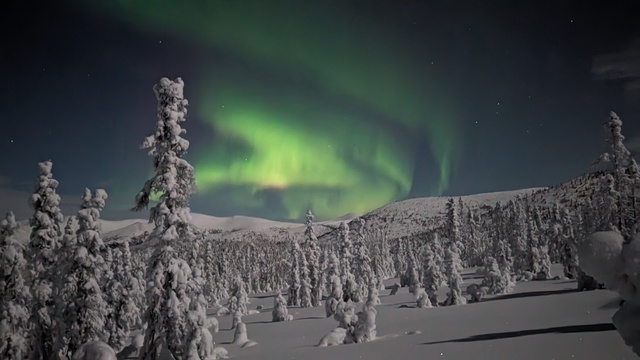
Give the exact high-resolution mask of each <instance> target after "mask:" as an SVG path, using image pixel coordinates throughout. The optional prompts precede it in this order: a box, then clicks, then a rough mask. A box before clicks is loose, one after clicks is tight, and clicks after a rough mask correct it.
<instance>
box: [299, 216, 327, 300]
mask: <svg viewBox="0 0 640 360" xmlns="http://www.w3.org/2000/svg"><path fill="white" fill-rule="evenodd" d="M313 220H314V216H313V213H312V212H311V209H309V210H307V214H306V222H305V225H306V229H305V232H304V236H305V241H304V243H303V246H304V253H305V257H306V260H307V267H308V269H309V285H310V286H311V306H313V307H315V306H319V305H320V300H322V288H323V287H324V277H323V276H322V268H321V266H320V248H319V247H318V238H317V237H316V234H315V232H314V231H313Z"/></svg>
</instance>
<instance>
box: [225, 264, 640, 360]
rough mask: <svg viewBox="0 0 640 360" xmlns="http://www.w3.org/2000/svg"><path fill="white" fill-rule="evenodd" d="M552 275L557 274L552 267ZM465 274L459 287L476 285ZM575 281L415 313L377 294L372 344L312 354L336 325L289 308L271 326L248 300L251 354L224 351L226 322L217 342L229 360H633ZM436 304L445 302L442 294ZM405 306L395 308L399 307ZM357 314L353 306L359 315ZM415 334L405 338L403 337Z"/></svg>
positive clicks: (316, 311)
mask: <svg viewBox="0 0 640 360" xmlns="http://www.w3.org/2000/svg"><path fill="white" fill-rule="evenodd" d="M554 270H555V271H554V272H555V273H556V274H557V273H559V272H560V268H559V267H557V266H555V267H554ZM472 274H473V271H467V272H466V275H465V276H464V278H465V283H466V284H465V288H466V285H467V284H469V283H471V282H478V281H479V280H478V279H474V276H473V275H472ZM575 289H576V284H575V282H574V281H568V280H552V281H543V282H529V283H520V284H518V285H517V286H516V289H515V292H514V293H513V294H509V295H505V296H496V297H492V298H488V299H487V300H485V301H483V302H480V303H474V304H468V305H462V306H454V307H439V308H430V309H416V308H411V307H412V306H414V302H413V298H412V295H410V294H409V293H408V291H407V288H402V289H401V290H400V291H399V292H398V294H397V295H395V296H389V295H388V294H389V290H386V291H383V292H381V293H382V294H381V295H382V296H381V300H382V305H379V306H377V310H378V318H377V330H378V337H379V339H378V340H376V341H374V342H371V343H366V344H351V345H340V346H337V347H328V348H317V347H315V345H316V344H317V343H318V341H319V340H320V338H321V337H322V336H324V335H325V334H327V333H328V332H330V331H331V330H332V329H333V328H335V327H336V325H337V322H336V321H335V320H333V319H331V318H329V319H327V318H325V317H324V308H322V307H318V308H308V309H299V308H289V313H290V314H293V316H294V321H291V322H282V323H272V322H271V308H272V304H273V298H272V297H262V298H258V297H253V298H252V299H251V304H250V305H249V307H250V309H255V308H256V306H257V305H263V306H264V309H263V310H261V313H260V314H257V315H248V316H245V317H244V318H243V320H244V322H245V323H246V324H247V331H248V338H249V339H250V340H253V341H256V342H257V343H258V345H257V346H254V347H251V348H241V347H240V346H237V345H230V344H228V343H229V342H231V341H232V339H233V331H232V330H229V327H230V324H231V319H230V317H229V316H224V317H220V318H219V320H220V332H219V333H217V334H216V335H215V338H216V342H217V343H218V344H219V345H221V346H223V347H225V348H226V349H227V350H228V351H229V355H230V357H231V358H233V359H245V360H248V359H256V360H258V359H260V360H272V359H273V360H281V359H304V360H321V359H322V360H324V359H385V360H387V359H399V358H401V359H436V358H437V359H451V360H458V359H460V360H463V359H464V360H467V359H475V360H481V359H487V360H501V359H504V360H513V359H518V360H538V359H609V360H624V359H629V360H631V359H637V357H636V356H635V354H633V352H632V351H631V349H630V348H629V347H627V346H626V345H625V344H624V343H623V341H622V339H621V338H620V336H619V335H618V333H617V332H616V330H615V329H614V328H613V326H612V325H611V316H612V314H613V313H614V312H615V310H616V308H617V302H618V299H617V297H616V295H615V294H613V293H611V292H609V291H606V290H600V291H591V292H577V291H575ZM440 298H441V299H443V298H444V291H441V293H440ZM403 305H404V306H410V307H409V308H400V306H403ZM359 308H360V306H358V310H359ZM417 331H419V332H421V333H418V334H415V335H408V334H407V333H408V332H417Z"/></svg>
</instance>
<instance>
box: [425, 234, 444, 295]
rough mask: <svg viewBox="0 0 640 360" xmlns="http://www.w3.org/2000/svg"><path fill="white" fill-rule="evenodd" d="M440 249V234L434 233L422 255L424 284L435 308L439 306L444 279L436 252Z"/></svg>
mask: <svg viewBox="0 0 640 360" xmlns="http://www.w3.org/2000/svg"><path fill="white" fill-rule="evenodd" d="M439 247H440V239H439V237H438V234H437V233H433V237H432V239H431V244H430V245H427V246H425V247H424V250H423V255H422V259H423V260H422V264H423V268H422V282H423V283H424V287H425V291H426V292H427V295H428V296H429V301H430V302H431V304H432V305H433V306H438V289H439V288H440V285H441V284H442V281H443V279H444V275H443V274H442V271H441V268H440V264H439V263H438V255H437V254H436V252H435V251H434V249H436V248H439Z"/></svg>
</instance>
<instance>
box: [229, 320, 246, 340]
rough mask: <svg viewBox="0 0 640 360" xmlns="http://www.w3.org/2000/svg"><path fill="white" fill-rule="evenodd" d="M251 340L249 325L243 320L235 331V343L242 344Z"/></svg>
mask: <svg viewBox="0 0 640 360" xmlns="http://www.w3.org/2000/svg"><path fill="white" fill-rule="evenodd" d="M247 341H249V338H248V337H247V325H246V324H245V323H243V322H242V320H241V321H240V322H239V323H238V324H237V325H236V331H235V332H234V333H233V342H232V344H234V345H242V344H244V343H246V342H247Z"/></svg>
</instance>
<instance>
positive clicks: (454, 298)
mask: <svg viewBox="0 0 640 360" xmlns="http://www.w3.org/2000/svg"><path fill="white" fill-rule="evenodd" d="M445 265H446V270H447V286H448V287H449V292H448V293H447V299H446V300H445V302H444V304H445V305H462V304H466V302H467V301H466V298H465V297H464V296H462V289H461V288H460V286H461V285H462V276H461V275H460V274H461V272H462V263H461V262H460V255H458V247H457V244H456V243H455V242H449V248H448V249H447V251H446V257H445Z"/></svg>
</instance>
